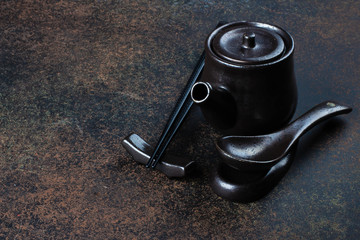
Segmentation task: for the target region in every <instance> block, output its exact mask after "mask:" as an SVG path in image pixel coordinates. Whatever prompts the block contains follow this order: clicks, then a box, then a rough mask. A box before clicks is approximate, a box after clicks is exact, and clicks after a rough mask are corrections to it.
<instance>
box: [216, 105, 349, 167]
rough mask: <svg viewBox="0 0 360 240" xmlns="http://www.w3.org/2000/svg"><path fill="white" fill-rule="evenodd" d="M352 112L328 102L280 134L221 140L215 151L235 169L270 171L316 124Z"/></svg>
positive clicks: (232, 137)
mask: <svg viewBox="0 0 360 240" xmlns="http://www.w3.org/2000/svg"><path fill="white" fill-rule="evenodd" d="M351 110H352V109H351V108H350V107H347V106H344V105H341V104H339V103H336V102H334V101H326V102H323V103H320V104H318V105H317V106H315V107H314V108H312V109H311V110H309V111H308V112H306V113H305V114H303V115H302V116H301V117H299V118H298V119H296V120H295V121H293V122H292V123H290V124H289V125H288V126H287V127H284V128H282V129H281V130H279V131H277V132H274V133H271V134H267V135H259V136H226V137H222V138H220V139H219V140H218V141H217V143H216V148H217V150H218V152H219V154H220V156H221V158H222V159H223V161H224V162H225V163H226V164H228V165H230V166H232V167H234V168H237V169H241V170H259V169H260V170H261V169H269V168H270V167H271V166H273V165H275V164H276V163H277V162H279V161H281V159H282V158H283V157H284V156H285V155H286V154H287V152H288V151H289V149H290V148H291V146H292V145H293V144H294V143H295V142H296V141H297V140H298V139H299V137H301V136H302V135H303V134H304V133H306V132H307V131H308V130H310V129H311V128H312V127H314V126H315V125H316V124H318V123H319V122H321V121H324V120H327V119H329V118H331V117H334V116H336V115H340V114H346V113H349V112H351Z"/></svg>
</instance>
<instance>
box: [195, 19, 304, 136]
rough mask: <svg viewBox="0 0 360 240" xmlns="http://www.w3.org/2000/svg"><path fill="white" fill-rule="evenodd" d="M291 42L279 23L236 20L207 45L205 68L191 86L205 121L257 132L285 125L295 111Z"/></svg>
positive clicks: (232, 131)
mask: <svg viewBox="0 0 360 240" xmlns="http://www.w3.org/2000/svg"><path fill="white" fill-rule="evenodd" d="M293 53H294V41H293V39H292V37H291V36H290V34H289V33H287V32H286V31H285V30H283V29H281V28H280V27H277V26H273V25H269V24H264V23H257V22H234V23H229V24H226V25H223V26H221V27H219V28H217V29H215V30H214V31H213V32H212V33H211V34H210V35H209V36H208V38H207V40H206V44H205V54H206V55H205V56H206V57H205V67H204V71H203V74H202V77H201V80H200V82H197V83H195V84H194V86H193V87H192V90H191V98H192V100H193V101H194V102H195V103H197V104H199V105H200V106H201V110H202V113H203V115H204V116H205V118H206V120H207V121H208V122H209V123H210V124H211V125H212V126H214V127H215V128H217V129H220V130H222V131H223V133H225V134H241V135H256V134H263V133H268V132H272V131H274V130H276V129H278V128H280V127H282V126H284V125H285V124H286V123H287V122H288V121H289V120H290V119H291V117H292V115H293V114H294V111H295V108H296V103H297V87H296V80H295V75H294V66H293Z"/></svg>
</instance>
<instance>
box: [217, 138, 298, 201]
mask: <svg viewBox="0 0 360 240" xmlns="http://www.w3.org/2000/svg"><path fill="white" fill-rule="evenodd" d="M296 147H297V142H296V143H295V144H294V145H293V146H292V148H291V150H290V152H288V154H286V155H285V156H284V157H282V158H281V160H280V161H279V162H277V163H276V164H275V165H274V166H272V167H271V168H270V169H268V170H265V171H260V172H241V171H239V170H237V169H234V168H232V167H230V166H228V165H227V164H225V163H222V162H220V163H219V166H218V167H217V168H215V169H213V175H212V178H211V187H212V189H213V191H214V192H215V193H216V194H217V195H219V196H220V197H223V198H225V199H227V200H230V201H233V202H243V203H246V202H252V201H256V200H258V199H260V198H262V197H264V196H265V195H266V194H268V193H269V192H270V191H271V190H272V189H273V188H274V187H275V186H276V185H277V183H278V182H279V181H280V180H281V179H282V178H283V176H284V175H285V174H286V172H287V171H288V170H289V168H290V166H291V164H292V162H293V161H294V158H295V152H296Z"/></svg>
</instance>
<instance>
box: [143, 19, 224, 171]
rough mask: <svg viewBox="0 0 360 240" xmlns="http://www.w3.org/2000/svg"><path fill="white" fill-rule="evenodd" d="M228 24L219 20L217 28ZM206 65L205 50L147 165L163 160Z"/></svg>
mask: <svg viewBox="0 0 360 240" xmlns="http://www.w3.org/2000/svg"><path fill="white" fill-rule="evenodd" d="M224 24H226V22H219V23H218V25H217V26H216V28H218V27H220V26H222V25H224ZM204 65H205V52H204V51H203V53H202V54H201V56H200V58H199V60H198V62H197V63H196V66H195V68H194V70H193V72H192V74H191V76H190V78H189V80H188V82H187V84H186V86H185V88H184V90H183V92H182V94H181V95H180V98H179V99H178V101H177V103H176V105H175V108H174V110H173V112H172V113H171V115H170V117H169V120H168V122H167V124H166V127H165V129H164V130H163V132H162V134H161V137H160V139H159V141H158V143H157V144H156V147H155V150H154V152H153V154H152V155H151V157H150V159H149V161H148V162H147V164H146V167H150V166H151V167H152V168H155V167H156V165H157V164H158V162H159V161H160V160H161V157H162V156H163V154H164V152H165V150H166V148H167V146H168V145H169V143H170V141H171V139H172V138H173V137H174V135H175V133H176V131H177V130H178V129H179V127H180V125H181V123H182V122H183V120H184V119H185V117H186V115H187V113H188V112H189V110H190V108H191V106H192V104H193V102H192V100H191V98H190V91H191V88H192V86H193V85H194V83H195V82H196V81H197V79H198V78H199V77H200V75H201V73H202V70H203V68H204Z"/></svg>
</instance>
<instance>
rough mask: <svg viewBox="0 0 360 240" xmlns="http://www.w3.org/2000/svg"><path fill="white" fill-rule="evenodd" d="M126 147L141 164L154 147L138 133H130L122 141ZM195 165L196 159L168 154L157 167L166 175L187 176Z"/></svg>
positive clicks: (146, 159) (148, 157)
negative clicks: (190, 159) (191, 159)
mask: <svg viewBox="0 0 360 240" xmlns="http://www.w3.org/2000/svg"><path fill="white" fill-rule="evenodd" d="M122 145H123V146H124V148H125V149H126V150H127V151H128V153H130V155H131V156H132V157H133V158H134V160H135V161H136V162H138V163H141V164H144V165H145V164H146V163H147V162H148V161H149V159H150V156H151V153H152V152H153V151H154V149H153V148H152V147H151V146H150V145H149V144H148V143H147V142H145V141H144V140H143V139H142V138H141V137H139V136H138V135H136V134H130V135H129V136H127V137H126V138H124V140H123V141H122ZM194 167H195V162H194V161H189V160H185V159H183V158H180V157H176V156H171V155H166V156H164V159H163V160H162V161H161V162H158V164H157V165H156V167H155V169H156V170H159V171H160V172H162V173H164V174H165V175H166V176H168V177H170V178H173V177H177V178H179V177H185V176H186V175H187V174H188V173H189V172H191V171H192V170H193V169H194Z"/></svg>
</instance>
